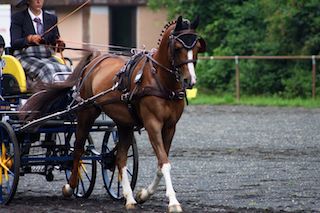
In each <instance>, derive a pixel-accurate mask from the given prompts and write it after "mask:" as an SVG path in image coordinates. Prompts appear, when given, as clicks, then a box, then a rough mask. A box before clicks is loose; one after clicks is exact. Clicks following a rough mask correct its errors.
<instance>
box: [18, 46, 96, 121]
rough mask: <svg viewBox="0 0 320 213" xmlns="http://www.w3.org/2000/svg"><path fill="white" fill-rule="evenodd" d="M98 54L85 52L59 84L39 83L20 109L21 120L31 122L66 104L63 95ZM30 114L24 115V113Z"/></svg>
mask: <svg viewBox="0 0 320 213" xmlns="http://www.w3.org/2000/svg"><path fill="white" fill-rule="evenodd" d="M99 54H100V53H98V52H96V51H92V52H87V53H86V54H85V55H84V57H83V58H82V59H81V61H80V62H79V64H78V65H77V66H76V68H75V69H74V71H73V72H72V74H71V75H69V77H68V78H67V79H66V80H65V81H63V82H59V83H53V84H45V83H41V82H39V83H38V84H37V86H36V87H35V88H33V91H34V92H35V94H34V95H32V96H31V97H30V98H29V99H28V101H27V102H26V103H25V104H24V105H23V106H22V107H21V108H20V110H19V111H21V112H22V113H21V114H20V116H19V117H20V119H21V120H26V121H28V120H33V119H35V118H39V117H40V116H41V115H43V114H45V113H48V112H51V111H52V107H53V106H54V105H56V103H59V102H66V100H64V99H65V96H64V95H65V94H66V93H67V92H68V91H69V90H70V89H71V88H72V87H73V86H74V85H75V84H76V83H77V82H78V81H79V78H80V75H81V73H82V70H83V69H84V67H85V66H86V65H87V64H88V63H89V62H90V61H91V60H92V59H93V58H95V57H97V56H98V55H99ZM30 111H31V112H32V113H26V112H30Z"/></svg>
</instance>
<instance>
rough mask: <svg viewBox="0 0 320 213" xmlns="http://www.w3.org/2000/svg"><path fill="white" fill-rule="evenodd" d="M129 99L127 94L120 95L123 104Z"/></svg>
mask: <svg viewBox="0 0 320 213" xmlns="http://www.w3.org/2000/svg"><path fill="white" fill-rule="evenodd" d="M129 97H130V94H129V93H128V92H127V93H124V94H121V96H120V100H121V101H124V102H128V101H129Z"/></svg>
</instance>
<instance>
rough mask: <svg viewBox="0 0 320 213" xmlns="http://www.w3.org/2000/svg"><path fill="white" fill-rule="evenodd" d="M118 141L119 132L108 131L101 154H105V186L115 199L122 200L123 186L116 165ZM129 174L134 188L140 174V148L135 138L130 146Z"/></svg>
mask: <svg viewBox="0 0 320 213" xmlns="http://www.w3.org/2000/svg"><path fill="white" fill-rule="evenodd" d="M110 136H111V137H110ZM117 143H118V135H117V132H116V131H114V132H111V134H110V132H106V134H105V136H104V139H103V143H102V149H101V154H102V155H103V160H102V163H101V168H102V169H101V170H102V178H103V182H104V186H105V188H106V190H107V192H108V194H109V195H110V196H111V197H112V198H113V199H115V200H121V199H123V193H122V186H121V183H120V181H119V179H118V175H119V171H118V169H117V168H116V165H115V156H116V154H117ZM110 161H111V164H112V163H113V165H110ZM127 174H128V177H129V181H130V185H131V189H132V190H133V189H134V187H135V185H136V181H137V175H138V150H137V146H136V142H135V140H133V142H132V146H130V148H129V150H128V159H127Z"/></svg>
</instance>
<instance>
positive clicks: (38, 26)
mask: <svg viewBox="0 0 320 213" xmlns="http://www.w3.org/2000/svg"><path fill="white" fill-rule="evenodd" d="M33 21H34V22H36V23H37V34H38V35H41V34H42V33H43V25H42V23H41V19H40V18H38V17H36V18H34V19H33Z"/></svg>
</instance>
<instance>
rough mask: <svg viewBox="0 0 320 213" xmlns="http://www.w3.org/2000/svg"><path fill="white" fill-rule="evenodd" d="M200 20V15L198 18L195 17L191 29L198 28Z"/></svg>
mask: <svg viewBox="0 0 320 213" xmlns="http://www.w3.org/2000/svg"><path fill="white" fill-rule="evenodd" d="M199 21H200V17H199V16H197V17H196V18H195V20H194V21H193V22H192V23H191V29H194V30H195V29H196V28H197V27H198V25H199Z"/></svg>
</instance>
